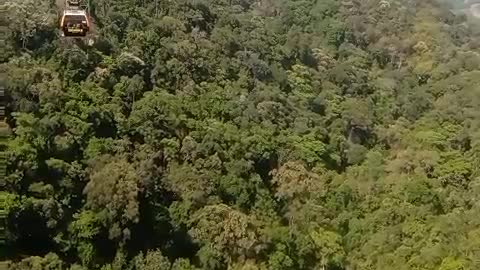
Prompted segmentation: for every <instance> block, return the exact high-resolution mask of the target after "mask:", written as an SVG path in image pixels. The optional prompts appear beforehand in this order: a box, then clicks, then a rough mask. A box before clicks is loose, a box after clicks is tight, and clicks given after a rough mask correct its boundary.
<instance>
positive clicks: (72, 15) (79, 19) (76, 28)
mask: <svg viewBox="0 0 480 270" xmlns="http://www.w3.org/2000/svg"><path fill="white" fill-rule="evenodd" d="M60 29H61V30H62V32H63V34H64V35H65V36H83V37H84V36H86V35H87V33H88V31H89V30H90V20H89V19H88V15H87V12H86V11H85V10H65V11H64V12H63V16H62V20H61V22H60Z"/></svg>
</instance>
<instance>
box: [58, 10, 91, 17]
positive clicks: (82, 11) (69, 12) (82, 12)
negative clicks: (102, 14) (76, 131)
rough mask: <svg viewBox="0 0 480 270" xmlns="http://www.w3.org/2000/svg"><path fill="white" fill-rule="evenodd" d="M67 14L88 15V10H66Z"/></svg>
mask: <svg viewBox="0 0 480 270" xmlns="http://www.w3.org/2000/svg"><path fill="white" fill-rule="evenodd" d="M64 14H65V15H84V16H86V15H87V12H86V11H85V10H65V11H64Z"/></svg>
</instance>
